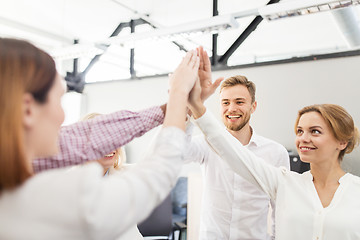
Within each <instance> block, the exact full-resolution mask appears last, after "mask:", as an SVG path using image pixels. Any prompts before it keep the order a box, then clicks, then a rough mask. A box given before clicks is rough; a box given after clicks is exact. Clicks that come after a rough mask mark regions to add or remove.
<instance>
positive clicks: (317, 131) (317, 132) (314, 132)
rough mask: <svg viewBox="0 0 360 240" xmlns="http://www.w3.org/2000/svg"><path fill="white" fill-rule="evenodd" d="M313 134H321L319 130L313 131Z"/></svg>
mask: <svg viewBox="0 0 360 240" xmlns="http://www.w3.org/2000/svg"><path fill="white" fill-rule="evenodd" d="M311 133H313V134H320V133H321V132H320V131H319V130H317V129H313V130H312V131H311Z"/></svg>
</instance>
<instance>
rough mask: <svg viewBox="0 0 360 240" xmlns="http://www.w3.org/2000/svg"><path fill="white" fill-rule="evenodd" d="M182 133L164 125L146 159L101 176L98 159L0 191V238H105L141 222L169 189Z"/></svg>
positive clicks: (176, 167) (178, 162)
mask: <svg viewBox="0 0 360 240" xmlns="http://www.w3.org/2000/svg"><path fill="white" fill-rule="evenodd" d="M184 147H185V133H184V132H183V131H181V130H180V129H178V128H175V127H166V128H163V129H162V130H161V132H160V133H159V135H158V137H157V139H156V142H155V145H154V148H153V149H152V152H150V153H149V154H148V155H147V157H146V161H142V162H140V163H138V164H137V166H135V167H133V168H131V169H129V170H127V171H126V172H124V173H122V174H113V175H111V176H109V177H106V178H104V177H103V168H102V167H101V166H100V165H99V164H98V163H91V164H86V165H85V166H83V167H79V168H77V169H74V170H72V171H69V170H68V169H55V170H49V171H46V172H43V173H40V174H37V175H35V176H33V177H31V178H30V179H29V180H27V181H26V182H25V183H24V184H23V185H21V186H19V187H17V188H16V189H15V190H13V191H3V192H2V193H1V195H0V239H4V240H5V239H6V240H12V239H26V240H32V239H34V240H41V239H44V240H45V239H46V240H49V239H52V240H64V239H66V240H72V239H74V240H90V239H101V240H104V239H106V240H108V239H109V240H110V239H116V238H117V237H119V236H121V234H123V233H124V232H125V231H126V230H127V229H129V227H133V226H134V225H135V224H136V223H137V222H140V221H142V220H144V219H145V218H146V217H147V216H148V215H149V214H150V213H151V211H152V210H153V208H154V207H155V206H156V205H158V204H159V203H160V202H161V201H162V200H163V199H164V198H165V197H166V196H167V195H168V193H169V192H170V190H171V189H172V188H173V186H174V185H175V183H176V178H177V175H178V172H179V169H181V165H182V160H181V159H182V152H183V151H184Z"/></svg>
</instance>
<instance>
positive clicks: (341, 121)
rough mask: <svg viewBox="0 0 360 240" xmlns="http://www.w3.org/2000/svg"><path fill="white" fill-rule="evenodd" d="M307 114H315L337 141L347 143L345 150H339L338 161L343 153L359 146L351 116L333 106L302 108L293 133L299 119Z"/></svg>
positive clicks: (356, 129) (357, 131)
mask: <svg viewBox="0 0 360 240" xmlns="http://www.w3.org/2000/svg"><path fill="white" fill-rule="evenodd" d="M308 112H317V113H319V114H320V115H321V116H322V117H323V118H324V119H325V122H326V123H327V124H328V125H329V126H330V128H331V130H332V132H333V134H334V136H335V138H336V139H337V140H338V141H345V142H347V146H346V148H345V149H343V150H341V152H340V154H339V157H338V159H339V160H340V161H341V160H342V159H343V157H344V155H345V153H351V152H352V150H353V149H354V148H355V147H356V146H357V145H358V144H359V140H360V138H359V130H358V128H357V127H356V126H355V125H354V120H353V119H352V117H351V115H350V114H349V113H348V112H347V111H346V110H345V109H344V108H343V107H341V106H339V105H335V104H317V105H311V106H307V107H304V108H303V109H301V110H300V111H299V113H298V117H297V119H296V122H295V133H296V131H297V126H298V124H299V120H300V117H301V116H302V115H303V114H305V113H308Z"/></svg>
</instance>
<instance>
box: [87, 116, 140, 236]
mask: <svg viewBox="0 0 360 240" xmlns="http://www.w3.org/2000/svg"><path fill="white" fill-rule="evenodd" d="M98 116H101V114H100V113H89V114H88V115H86V116H85V117H83V118H82V120H83V121H85V120H89V119H93V118H95V117H98ZM97 162H98V163H100V164H101V166H102V167H103V168H104V176H109V175H111V174H121V172H122V171H126V168H129V165H125V163H126V155H125V149H124V147H120V148H118V149H116V150H114V151H112V152H110V153H109V154H106V155H105V156H104V157H103V158H101V159H99V160H97ZM114 191H115V189H114ZM129 239H131V240H142V239H144V238H143V236H142V235H141V233H140V232H139V229H138V228H137V226H136V225H135V226H132V227H129V228H128V230H127V231H126V232H125V233H123V234H122V235H121V237H119V238H117V239H116V240H129Z"/></svg>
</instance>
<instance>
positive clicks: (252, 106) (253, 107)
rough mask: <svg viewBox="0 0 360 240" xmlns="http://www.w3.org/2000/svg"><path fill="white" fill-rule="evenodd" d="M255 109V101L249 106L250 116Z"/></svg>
mask: <svg viewBox="0 0 360 240" xmlns="http://www.w3.org/2000/svg"><path fill="white" fill-rule="evenodd" d="M256 107H257V101H254V102H253V103H252V104H251V114H253V113H254V112H255V110H256Z"/></svg>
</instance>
